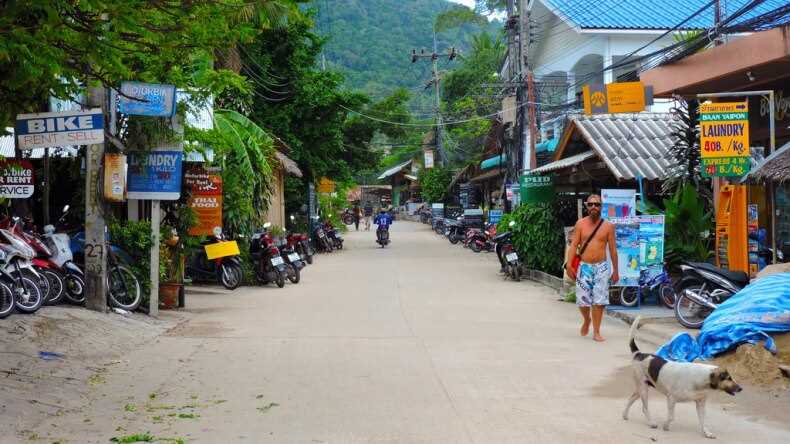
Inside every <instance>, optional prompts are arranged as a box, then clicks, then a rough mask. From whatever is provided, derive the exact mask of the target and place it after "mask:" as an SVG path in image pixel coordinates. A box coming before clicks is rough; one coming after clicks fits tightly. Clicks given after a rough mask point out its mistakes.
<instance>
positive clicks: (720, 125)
mask: <svg viewBox="0 0 790 444" xmlns="http://www.w3.org/2000/svg"><path fill="white" fill-rule="evenodd" d="M699 113H700V116H699V120H700V157H701V158H702V174H703V175H704V176H706V177H713V176H736V177H737V176H743V175H744V174H746V173H748V172H749V169H750V167H751V162H750V161H749V158H750V157H751V153H750V152H749V102H727V103H705V104H702V105H700V107H699Z"/></svg>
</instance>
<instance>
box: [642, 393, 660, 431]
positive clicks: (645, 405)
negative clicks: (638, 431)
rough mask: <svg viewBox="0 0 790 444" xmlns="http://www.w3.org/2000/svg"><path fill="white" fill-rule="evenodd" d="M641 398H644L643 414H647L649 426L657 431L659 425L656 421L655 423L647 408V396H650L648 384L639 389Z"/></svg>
mask: <svg viewBox="0 0 790 444" xmlns="http://www.w3.org/2000/svg"><path fill="white" fill-rule="evenodd" d="M639 396H640V397H641V398H642V413H644V414H645V419H647V425H649V426H650V428H652V429H655V428H656V427H658V424H656V423H655V421H653V420H652V419H651V418H650V409H649V408H648V406H647V396H648V390H647V384H642V385H641V386H640V387H639Z"/></svg>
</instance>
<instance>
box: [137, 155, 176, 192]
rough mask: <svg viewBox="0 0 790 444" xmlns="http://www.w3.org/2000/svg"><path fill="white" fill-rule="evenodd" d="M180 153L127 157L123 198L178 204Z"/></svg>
mask: <svg viewBox="0 0 790 444" xmlns="http://www.w3.org/2000/svg"><path fill="white" fill-rule="evenodd" d="M182 156H183V153H182V152H181V151H146V152H140V151H137V152H135V151H132V152H130V153H129V170H128V171H129V172H128V177H127V184H128V185H127V187H128V193H127V196H128V198H129V199H141V200H178V199H179V198H180V197H181V161H182Z"/></svg>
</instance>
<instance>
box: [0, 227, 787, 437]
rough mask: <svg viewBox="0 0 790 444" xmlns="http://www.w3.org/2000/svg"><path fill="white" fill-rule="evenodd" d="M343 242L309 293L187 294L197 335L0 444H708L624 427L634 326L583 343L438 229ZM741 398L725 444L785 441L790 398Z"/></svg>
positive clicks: (292, 289)
mask: <svg viewBox="0 0 790 444" xmlns="http://www.w3.org/2000/svg"><path fill="white" fill-rule="evenodd" d="M347 238H348V240H347V247H348V248H347V250H346V251H342V252H340V253H335V254H331V255H323V256H320V257H318V258H317V261H316V263H315V264H314V265H312V266H310V267H308V269H307V270H305V271H304V274H303V277H302V283H300V284H298V285H287V286H286V288H284V289H277V288H275V287H273V286H271V287H265V288H242V289H239V290H237V291H235V292H232V293H229V292H224V291H219V290H212V289H201V290H199V291H198V292H197V293H193V294H191V295H190V296H189V298H188V301H187V303H188V310H187V312H188V313H185V314H181V316H184V317H186V318H187V319H189V320H188V321H187V322H180V323H179V322H178V321H179V320H182V319H183V318H177V317H176V318H167V319H166V320H165V321H160V322H162V324H163V325H164V324H167V325H169V326H171V327H170V328H169V329H168V330H167V331H166V332H165V333H164V334H162V335H160V336H157V337H155V338H153V337H145V338H141V340H140V341H138V342H140V343H143V344H144V345H140V346H137V347H129V349H128V350H130V351H129V352H126V353H123V357H122V358H121V359H117V358H115V359H116V360H115V361H113V362H114V363H112V364H110V365H104V364H103V362H104V361H103V357H102V356H101V355H97V357H96V358H95V361H96V365H97V367H98V368H101V369H102V370H101V371H100V372H93V374H100V377H93V379H92V380H91V381H90V383H88V381H86V380H84V379H80V378H83V376H79V377H78V379H77V380H76V381H75V383H78V384H81V386H80V387H81V388H82V389H84V395H83V396H82V397H79V398H78V399H75V400H73V401H72V402H71V404H69V405H68V406H64V407H66V408H62V409H58V408H52V410H49V411H48V413H46V414H45V415H43V413H42V412H40V411H38V412H37V413H36V415H37V416H36V415H33V414H32V413H31V415H33V416H34V417H31V418H27V420H26V421H25V423H24V428H23V429H20V428H16V431H17V433H16V434H14V435H12V434H10V433H6V435H5V436H4V438H0V442H3V443H6V442H31V441H32V442H36V440H39V441H41V442H49V443H54V442H59V443H106V442H108V441H109V440H110V439H111V438H113V437H123V436H129V435H134V434H144V433H150V434H151V436H155V437H158V438H171V439H180V440H184V441H185V442H200V443H229V442H251V443H575V442H579V443H585V444H588V443H607V444H613V443H635V442H637V443H638V442H656V441H658V442H678V443H681V442H682V443H694V442H709V441H707V440H706V439H704V438H702V436H701V435H700V433H699V430H698V426H697V417H696V413H695V411H694V407H693V405H689V404H683V405H679V406H678V408H677V412H676V421H675V423H674V424H673V427H672V430H671V431H669V432H665V431H663V430H653V429H650V428H648V427H647V425H646V422H645V420H644V417H643V416H642V414H641V412H640V411H639V406H638V404H637V405H636V406H635V407H634V408H633V410H632V412H631V420H630V421H628V422H626V421H623V420H622V418H621V417H620V414H621V412H622V408H623V406H624V403H625V399H626V397H627V395H628V394H629V393H630V391H631V386H630V384H631V382H630V379H629V377H628V374H627V366H628V363H629V358H630V354H629V352H628V347H627V345H626V336H627V326H626V325H625V324H624V323H623V322H621V321H617V320H611V319H606V320H605V325H604V332H603V333H604V335H605V336H606V337H607V338H608V341H607V342H606V343H604V344H598V343H594V342H593V341H592V340H591V339H590V338H581V337H579V335H578V327H579V322H578V321H579V319H578V313H577V312H576V310H575V308H574V307H573V306H572V305H570V304H566V303H562V302H558V301H557V300H556V299H557V297H556V295H555V294H552V293H551V292H550V291H548V290H547V289H545V288H543V287H540V286H538V285H535V284H530V283H521V284H516V283H513V282H509V281H503V280H502V279H501V278H500V277H499V276H498V275H497V273H496V267H495V266H494V265H493V263H492V261H491V257H490V256H486V255H485V254H480V255H474V254H473V253H471V252H469V251H467V250H464V249H463V248H461V247H460V246H452V245H450V244H449V243H448V242H447V241H445V240H442V239H440V238H438V237H437V236H436V235H435V234H433V233H432V232H430V231H429V229H428V227H426V226H425V225H420V224H415V223H405V222H402V223H400V222H399V223H396V224H395V225H394V226H393V233H392V239H393V244H392V245H391V246H390V247H389V248H387V249H383V250H382V249H379V248H377V246H376V244H375V243H374V234H373V232H368V233H349V234H348V236H347ZM167 316H173V315H167ZM0 322H5V321H0ZM157 325H159V324H157ZM130 328H131V326H130ZM151 329H152V330H155V329H154V327H151ZM133 331H135V332H137V331H138V330H133ZM74 341H75V344H76V345H77V346H79V344H80V341H79V338H76V339H74ZM644 348H645V349H646V350H649V349H650V348H651V347H650V346H649V345H647V344H645V346H644ZM2 376H3V375H1V374H0V377H2ZM33 388H35V387H33ZM742 394H743V395H744V396H740V395H739V397H737V398H733V397H728V396H727V395H723V394H722V395H721V396H718V395H717V396H715V397H714V398H713V402H712V404H711V405H710V406H709V407H708V425H709V427H710V429H711V430H712V431H713V432H714V433H716V434H717V435H718V436H719V439H718V442H732V443H743V442H755V443H774V442H775V443H780V442H781V443H784V442H788V441H790V408H788V407H790V399H788V397H787V396H786V392H770V391H765V390H758V389H756V388H752V387H747V390H746V392H744V393H742ZM34 395H35V396H32V397H31V398H30V399H49V398H48V397H49V396H51V395H50V394H49V393H45V392H41V393H37V394H34ZM651 395H652V397H651V400H652V402H651V407H652V410H653V414H654V416H655V417H656V418H658V420H663V419H664V418H665V416H666V407H665V402H664V400H663V399H662V397H661V395H659V394H657V393H655V392H653V393H652V394H651ZM0 396H2V397H5V396H6V395H5V393H2V394H0ZM0 404H4V402H0ZM2 413H3V416H5V415H9V414H13V412H9V411H7V410H6V411H3V412H2ZM42 415H43V416H42ZM5 430H8V429H5ZM170 442H177V441H170Z"/></svg>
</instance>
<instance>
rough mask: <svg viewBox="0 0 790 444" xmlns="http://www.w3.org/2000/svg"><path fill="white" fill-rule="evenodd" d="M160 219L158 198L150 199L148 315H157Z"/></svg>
mask: <svg viewBox="0 0 790 444" xmlns="http://www.w3.org/2000/svg"><path fill="white" fill-rule="evenodd" d="M160 221H161V214H160V207H159V201H158V200H152V201H151V293H150V298H149V301H148V315H149V316H154V317H156V316H159V223H160Z"/></svg>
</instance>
